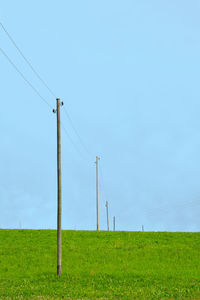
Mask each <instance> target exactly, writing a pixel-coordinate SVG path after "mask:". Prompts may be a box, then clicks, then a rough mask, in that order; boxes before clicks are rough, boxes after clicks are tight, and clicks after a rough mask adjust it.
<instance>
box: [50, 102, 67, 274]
mask: <svg viewBox="0 0 200 300" xmlns="http://www.w3.org/2000/svg"><path fill="white" fill-rule="evenodd" d="M56 102H57V109H56V110H55V109H53V112H54V113H57V180H58V181H57V182H58V183H57V185H58V203H57V204H58V206H57V275H58V276H61V251H62V244H61V243H62V241H61V134H60V106H61V105H63V104H64V103H63V102H60V99H59V98H57V99H56Z"/></svg>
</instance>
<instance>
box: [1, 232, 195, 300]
mask: <svg viewBox="0 0 200 300" xmlns="http://www.w3.org/2000/svg"><path fill="white" fill-rule="evenodd" d="M62 245H63V249H62V276H61V277H57V275H56V268H57V266H56V231H55V230H4V229H1V230H0V299H62V298H63V299H200V234H199V233H167V232H155V233H154V232H95V231H63V232H62Z"/></svg>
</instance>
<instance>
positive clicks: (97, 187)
mask: <svg viewBox="0 0 200 300" xmlns="http://www.w3.org/2000/svg"><path fill="white" fill-rule="evenodd" d="M99 159H100V158H99V157H98V156H96V189H97V231H99V183H98V161H99Z"/></svg>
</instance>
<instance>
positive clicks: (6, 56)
mask: <svg viewBox="0 0 200 300" xmlns="http://www.w3.org/2000/svg"><path fill="white" fill-rule="evenodd" d="M0 51H1V53H2V54H3V55H4V56H5V58H6V59H7V60H8V61H9V63H10V64H11V65H12V66H13V68H14V69H15V70H16V71H17V72H18V73H19V74H20V76H21V77H22V78H23V79H24V81H25V82H26V83H28V85H29V86H30V87H31V88H32V89H33V90H34V92H35V93H36V94H37V95H38V96H39V97H40V98H41V99H42V100H43V101H44V102H45V103H46V104H47V105H48V106H49V107H50V108H51V109H52V108H53V107H52V106H51V105H50V104H49V103H48V101H47V100H46V99H45V98H44V97H43V96H41V94H40V93H39V92H38V90H37V89H36V88H35V87H34V86H33V85H32V84H31V83H30V81H28V79H26V77H25V76H24V75H23V73H22V72H21V71H20V70H19V69H18V68H17V66H16V65H15V64H14V63H13V62H12V60H11V59H10V58H9V56H8V55H7V54H6V53H5V52H4V51H3V49H1V48H0Z"/></svg>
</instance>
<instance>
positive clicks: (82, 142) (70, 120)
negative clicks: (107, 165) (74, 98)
mask: <svg viewBox="0 0 200 300" xmlns="http://www.w3.org/2000/svg"><path fill="white" fill-rule="evenodd" d="M63 108H64V113H65V114H66V116H67V118H68V120H69V122H70V124H71V127H72V128H73V130H74V132H75V134H76V135H77V137H78V139H79V141H80V143H81V145H82V146H83V148H84V149H85V151H86V152H87V154H88V155H89V156H91V152H90V151H89V150H88V148H87V146H86V145H85V143H84V141H83V139H82V138H81V136H80V134H79V133H78V131H77V129H76V127H75V126H74V123H73V121H72V119H71V117H70V115H69V113H68V111H67V109H66V108H65V106H64V107H63Z"/></svg>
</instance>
